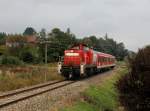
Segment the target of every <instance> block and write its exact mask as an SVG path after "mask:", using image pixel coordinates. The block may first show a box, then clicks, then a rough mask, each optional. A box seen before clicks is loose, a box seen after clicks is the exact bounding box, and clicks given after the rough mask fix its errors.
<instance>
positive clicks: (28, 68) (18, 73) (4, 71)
mask: <svg viewBox="0 0 150 111" xmlns="http://www.w3.org/2000/svg"><path fill="white" fill-rule="evenodd" d="M61 79H63V78H62V77H61V76H60V75H58V74H57V67H56V64H55V65H52V64H50V65H45V66H40V65H38V66H35V65H34V66H33V65H24V66H7V67H5V66H0V91H1V92H3V91H10V90H15V89H18V88H23V87H27V86H31V85H36V84H39V83H44V82H46V81H51V80H61Z"/></svg>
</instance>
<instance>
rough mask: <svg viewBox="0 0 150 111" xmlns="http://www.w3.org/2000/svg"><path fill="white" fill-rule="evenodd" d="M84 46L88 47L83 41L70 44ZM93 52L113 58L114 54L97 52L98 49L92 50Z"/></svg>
mask: <svg viewBox="0 0 150 111" xmlns="http://www.w3.org/2000/svg"><path fill="white" fill-rule="evenodd" d="M80 45H82V46H85V47H88V46H87V45H86V44H84V43H76V44H74V45H72V46H71V48H73V47H75V46H80ZM93 51H94V52H95V53H97V54H99V56H103V57H111V58H115V56H113V55H111V54H107V53H103V52H98V51H95V50H93Z"/></svg>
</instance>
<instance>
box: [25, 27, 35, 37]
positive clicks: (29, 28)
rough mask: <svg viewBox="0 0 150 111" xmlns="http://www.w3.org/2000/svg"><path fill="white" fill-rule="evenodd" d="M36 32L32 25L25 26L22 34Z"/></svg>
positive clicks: (33, 33)
mask: <svg viewBox="0 0 150 111" xmlns="http://www.w3.org/2000/svg"><path fill="white" fill-rule="evenodd" d="M35 34H36V31H35V30H34V28H32V27H27V28H26V29H25V31H24V33H23V35H25V36H26V35H29V36H30V35H35Z"/></svg>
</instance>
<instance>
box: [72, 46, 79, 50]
mask: <svg viewBox="0 0 150 111" xmlns="http://www.w3.org/2000/svg"><path fill="white" fill-rule="evenodd" d="M71 49H74V50H79V49H80V47H79V46H75V47H72V48H71Z"/></svg>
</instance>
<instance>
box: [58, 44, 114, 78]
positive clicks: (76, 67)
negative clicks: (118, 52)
mask: <svg viewBox="0 0 150 111" xmlns="http://www.w3.org/2000/svg"><path fill="white" fill-rule="evenodd" d="M115 61H116V60H115V57H114V56H112V55H110V54H106V53H102V52H97V51H94V50H93V49H90V48H88V47H87V46H86V45H85V44H76V45H74V46H72V47H71V48H70V49H68V50H65V51H64V58H63V61H62V62H59V63H58V72H59V73H60V74H62V75H63V76H64V77H65V78H68V79H69V78H76V77H81V76H86V75H91V74H93V73H94V72H98V71H100V70H102V69H104V68H113V67H115Z"/></svg>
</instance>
